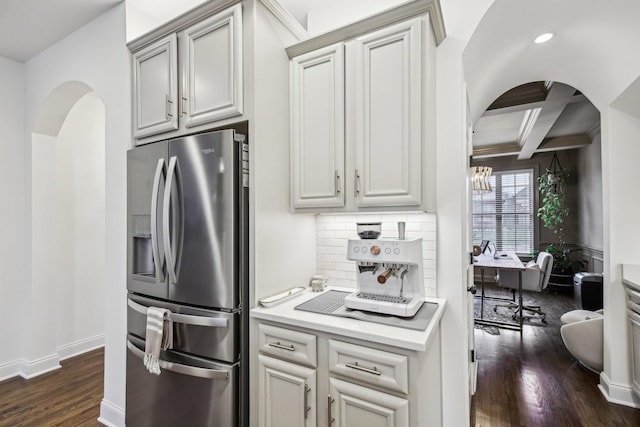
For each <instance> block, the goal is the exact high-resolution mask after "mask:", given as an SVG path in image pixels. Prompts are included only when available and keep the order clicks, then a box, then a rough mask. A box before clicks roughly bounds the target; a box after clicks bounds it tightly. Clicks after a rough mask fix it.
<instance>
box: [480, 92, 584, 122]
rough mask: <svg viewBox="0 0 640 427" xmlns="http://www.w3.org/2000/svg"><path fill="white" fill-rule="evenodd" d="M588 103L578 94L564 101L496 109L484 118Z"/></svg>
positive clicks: (538, 102) (554, 100)
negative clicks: (546, 107)
mask: <svg viewBox="0 0 640 427" xmlns="http://www.w3.org/2000/svg"><path fill="white" fill-rule="evenodd" d="M588 101H589V100H588V99H587V97H586V96H584V95H583V94H576V95H573V96H569V97H567V98H564V99H562V98H558V99H553V100H551V99H550V100H548V101H537V102H531V103H528V104H519V105H513V106H511V107H504V108H494V109H493V110H487V111H485V112H484V114H483V117H489V116H499V115H501V114H507V113H516V112H518V111H525V110H533V109H535V108H542V107H543V106H546V105H567V104H573V103H576V102H588Z"/></svg>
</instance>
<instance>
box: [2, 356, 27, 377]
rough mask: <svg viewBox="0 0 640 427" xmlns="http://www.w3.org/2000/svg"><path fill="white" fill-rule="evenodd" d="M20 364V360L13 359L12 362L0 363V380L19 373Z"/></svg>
mask: <svg viewBox="0 0 640 427" xmlns="http://www.w3.org/2000/svg"><path fill="white" fill-rule="evenodd" d="M21 366H22V361H21V360H14V361H13V362H7V363H3V364H2V365H0V381H4V380H8V379H9V378H13V377H16V376H18V375H20V367H21Z"/></svg>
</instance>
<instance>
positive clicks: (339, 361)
mask: <svg viewBox="0 0 640 427" xmlns="http://www.w3.org/2000/svg"><path fill="white" fill-rule="evenodd" d="M408 363H409V362H408V359H407V356H403V355H400V354H395V353H389V352H387V351H381V350H375V349H372V348H368V347H363V346H360V345H355V344H349V343H345V342H342V341H336V340H329V371H330V372H331V373H333V374H339V375H341V376H344V377H348V378H353V379H355V380H358V381H359V382H363V383H368V384H373V385H377V386H380V387H384V388H386V389H389V390H396V391H400V392H403V393H408V392H409V381H408Z"/></svg>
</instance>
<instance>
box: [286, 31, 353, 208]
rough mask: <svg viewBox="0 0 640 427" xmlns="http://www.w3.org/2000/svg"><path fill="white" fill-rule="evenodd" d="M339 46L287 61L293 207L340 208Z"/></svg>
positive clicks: (341, 68)
mask: <svg viewBox="0 0 640 427" xmlns="http://www.w3.org/2000/svg"><path fill="white" fill-rule="evenodd" d="M343 56H344V54H343V44H342V43H338V44H335V45H332V46H328V47H325V48H322V49H319V50H317V51H314V52H310V53H307V54H304V55H300V56H299V57H296V58H293V59H292V60H291V162H290V163H291V203H292V205H293V207H294V208H312V207H332V206H344V172H343V171H344V59H343Z"/></svg>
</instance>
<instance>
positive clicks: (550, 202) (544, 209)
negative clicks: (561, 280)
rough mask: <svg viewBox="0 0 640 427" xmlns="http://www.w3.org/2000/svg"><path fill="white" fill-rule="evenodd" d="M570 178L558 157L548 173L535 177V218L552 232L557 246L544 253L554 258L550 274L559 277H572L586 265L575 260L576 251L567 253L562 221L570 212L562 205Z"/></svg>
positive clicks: (551, 246) (553, 245)
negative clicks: (538, 197)
mask: <svg viewBox="0 0 640 427" xmlns="http://www.w3.org/2000/svg"><path fill="white" fill-rule="evenodd" d="M568 177H569V174H568V173H567V172H566V171H565V170H564V169H563V168H562V167H561V166H560V162H559V161H558V158H557V156H556V155H555V154H554V155H553V160H552V161H551V165H550V167H549V169H547V171H546V172H545V173H544V174H543V175H541V176H539V177H538V179H537V182H538V191H539V192H540V198H541V200H542V203H541V205H540V208H539V209H538V212H537V216H538V218H540V219H541V220H542V223H543V224H544V226H545V227H546V228H548V229H550V230H552V231H553V233H554V234H555V235H556V238H557V239H558V243H557V245H556V244H550V245H549V246H547V248H546V249H545V251H546V252H549V253H550V254H551V255H552V256H553V271H554V272H556V273H560V274H573V273H575V272H577V271H579V270H580V269H581V268H583V267H584V265H585V263H584V261H583V260H580V259H579V258H577V257H576V255H575V254H576V253H577V252H579V249H573V250H570V249H567V248H566V242H565V228H564V225H565V221H566V220H567V218H568V217H569V208H568V207H567V206H566V204H565V191H564V190H565V187H566V184H567V178H568Z"/></svg>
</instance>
